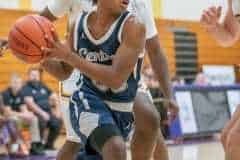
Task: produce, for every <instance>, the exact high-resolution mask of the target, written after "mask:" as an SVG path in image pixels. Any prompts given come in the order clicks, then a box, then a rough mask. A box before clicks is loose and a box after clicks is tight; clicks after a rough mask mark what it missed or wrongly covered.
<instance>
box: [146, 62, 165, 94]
mask: <svg viewBox="0 0 240 160" xmlns="http://www.w3.org/2000/svg"><path fill="white" fill-rule="evenodd" d="M142 76H143V80H144V82H145V84H146V85H147V87H148V88H149V90H150V92H151V95H152V97H153V98H158V97H161V96H162V94H161V92H160V90H159V87H160V86H159V83H158V80H157V78H156V76H155V74H154V72H153V70H152V67H150V66H146V67H145V68H144V69H143V74H142Z"/></svg>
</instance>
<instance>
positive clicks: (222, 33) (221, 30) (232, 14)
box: [201, 0, 240, 160]
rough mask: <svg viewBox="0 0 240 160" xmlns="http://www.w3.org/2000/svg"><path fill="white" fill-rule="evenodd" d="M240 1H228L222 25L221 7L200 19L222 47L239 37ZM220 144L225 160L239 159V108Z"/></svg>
mask: <svg viewBox="0 0 240 160" xmlns="http://www.w3.org/2000/svg"><path fill="white" fill-rule="evenodd" d="M239 16H240V1H239V0H228V8H227V13H226V16H225V18H224V21H223V22H222V23H220V22H219V19H220V17H221V7H215V6H213V7H210V8H209V9H207V10H205V11H204V12H203V14H202V17H201V23H202V24H203V26H204V27H205V28H206V30H207V31H208V32H209V33H210V34H211V35H212V37H213V38H214V39H215V40H216V41H217V42H218V43H219V44H220V45H221V46H224V47H229V46H232V45H233V44H235V43H236V42H237V41H238V40H239V37H240V23H239ZM221 140H222V144H223V146H224V150H225V153H226V160H238V159H239V158H240V107H237V110H236V111H235V113H234V115H233V117H232V119H231V120H230V121H229V122H228V124H227V125H226V126H225V128H224V129H223V133H222V138H221Z"/></svg>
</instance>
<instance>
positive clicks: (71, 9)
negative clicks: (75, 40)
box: [48, 0, 157, 39]
mask: <svg viewBox="0 0 240 160" xmlns="http://www.w3.org/2000/svg"><path fill="white" fill-rule="evenodd" d="M48 9H49V10H50V12H51V13H52V14H53V15H54V16H56V17H62V16H63V15H65V14H69V15H70V16H69V18H70V21H72V19H75V18H76V15H78V14H79V12H81V11H89V10H91V9H93V4H92V0H51V1H50V2H49V4H48ZM128 10H129V11H130V12H132V13H133V14H134V15H135V16H136V17H138V19H139V20H140V21H141V22H142V23H144V24H145V26H146V30H147V32H146V38H147V39H151V38H152V37H154V36H155V35H157V29H156V26H155V21H154V16H153V11H152V3H151V1H150V0H131V1H130V4H129V7H128Z"/></svg>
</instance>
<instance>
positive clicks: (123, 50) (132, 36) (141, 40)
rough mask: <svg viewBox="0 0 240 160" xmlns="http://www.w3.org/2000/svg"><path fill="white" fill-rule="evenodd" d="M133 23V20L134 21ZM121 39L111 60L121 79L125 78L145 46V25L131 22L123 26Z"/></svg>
mask: <svg viewBox="0 0 240 160" xmlns="http://www.w3.org/2000/svg"><path fill="white" fill-rule="evenodd" d="M134 23H135V22H134ZM125 28H126V29H125V30H124V31H123V33H124V35H123V40H122V43H121V45H120V47H119V48H118V50H117V54H116V56H115V57H114V60H113V67H114V68H115V70H116V71H117V72H118V73H121V74H120V76H121V77H122V78H123V79H127V77H128V76H129V74H130V73H131V72H132V71H133V68H134V66H135V64H136V63H137V60H138V57H139V55H140V54H141V53H142V52H143V50H144V47H145V42H146V38H145V33H146V30H145V26H144V25H142V24H133V25H129V26H127V27H125Z"/></svg>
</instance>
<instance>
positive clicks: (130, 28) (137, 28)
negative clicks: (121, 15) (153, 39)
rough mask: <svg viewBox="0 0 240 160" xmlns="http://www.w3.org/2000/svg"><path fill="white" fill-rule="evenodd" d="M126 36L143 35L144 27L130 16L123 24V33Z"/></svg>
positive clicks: (135, 18)
mask: <svg viewBox="0 0 240 160" xmlns="http://www.w3.org/2000/svg"><path fill="white" fill-rule="evenodd" d="M123 33H126V35H129V36H131V35H136V34H139V35H143V34H144V35H145V33H146V27H145V24H144V23H142V22H141V21H140V20H139V19H138V18H137V17H136V16H134V15H131V16H130V17H129V18H128V19H127V20H126V22H125V25H124V32H123Z"/></svg>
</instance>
